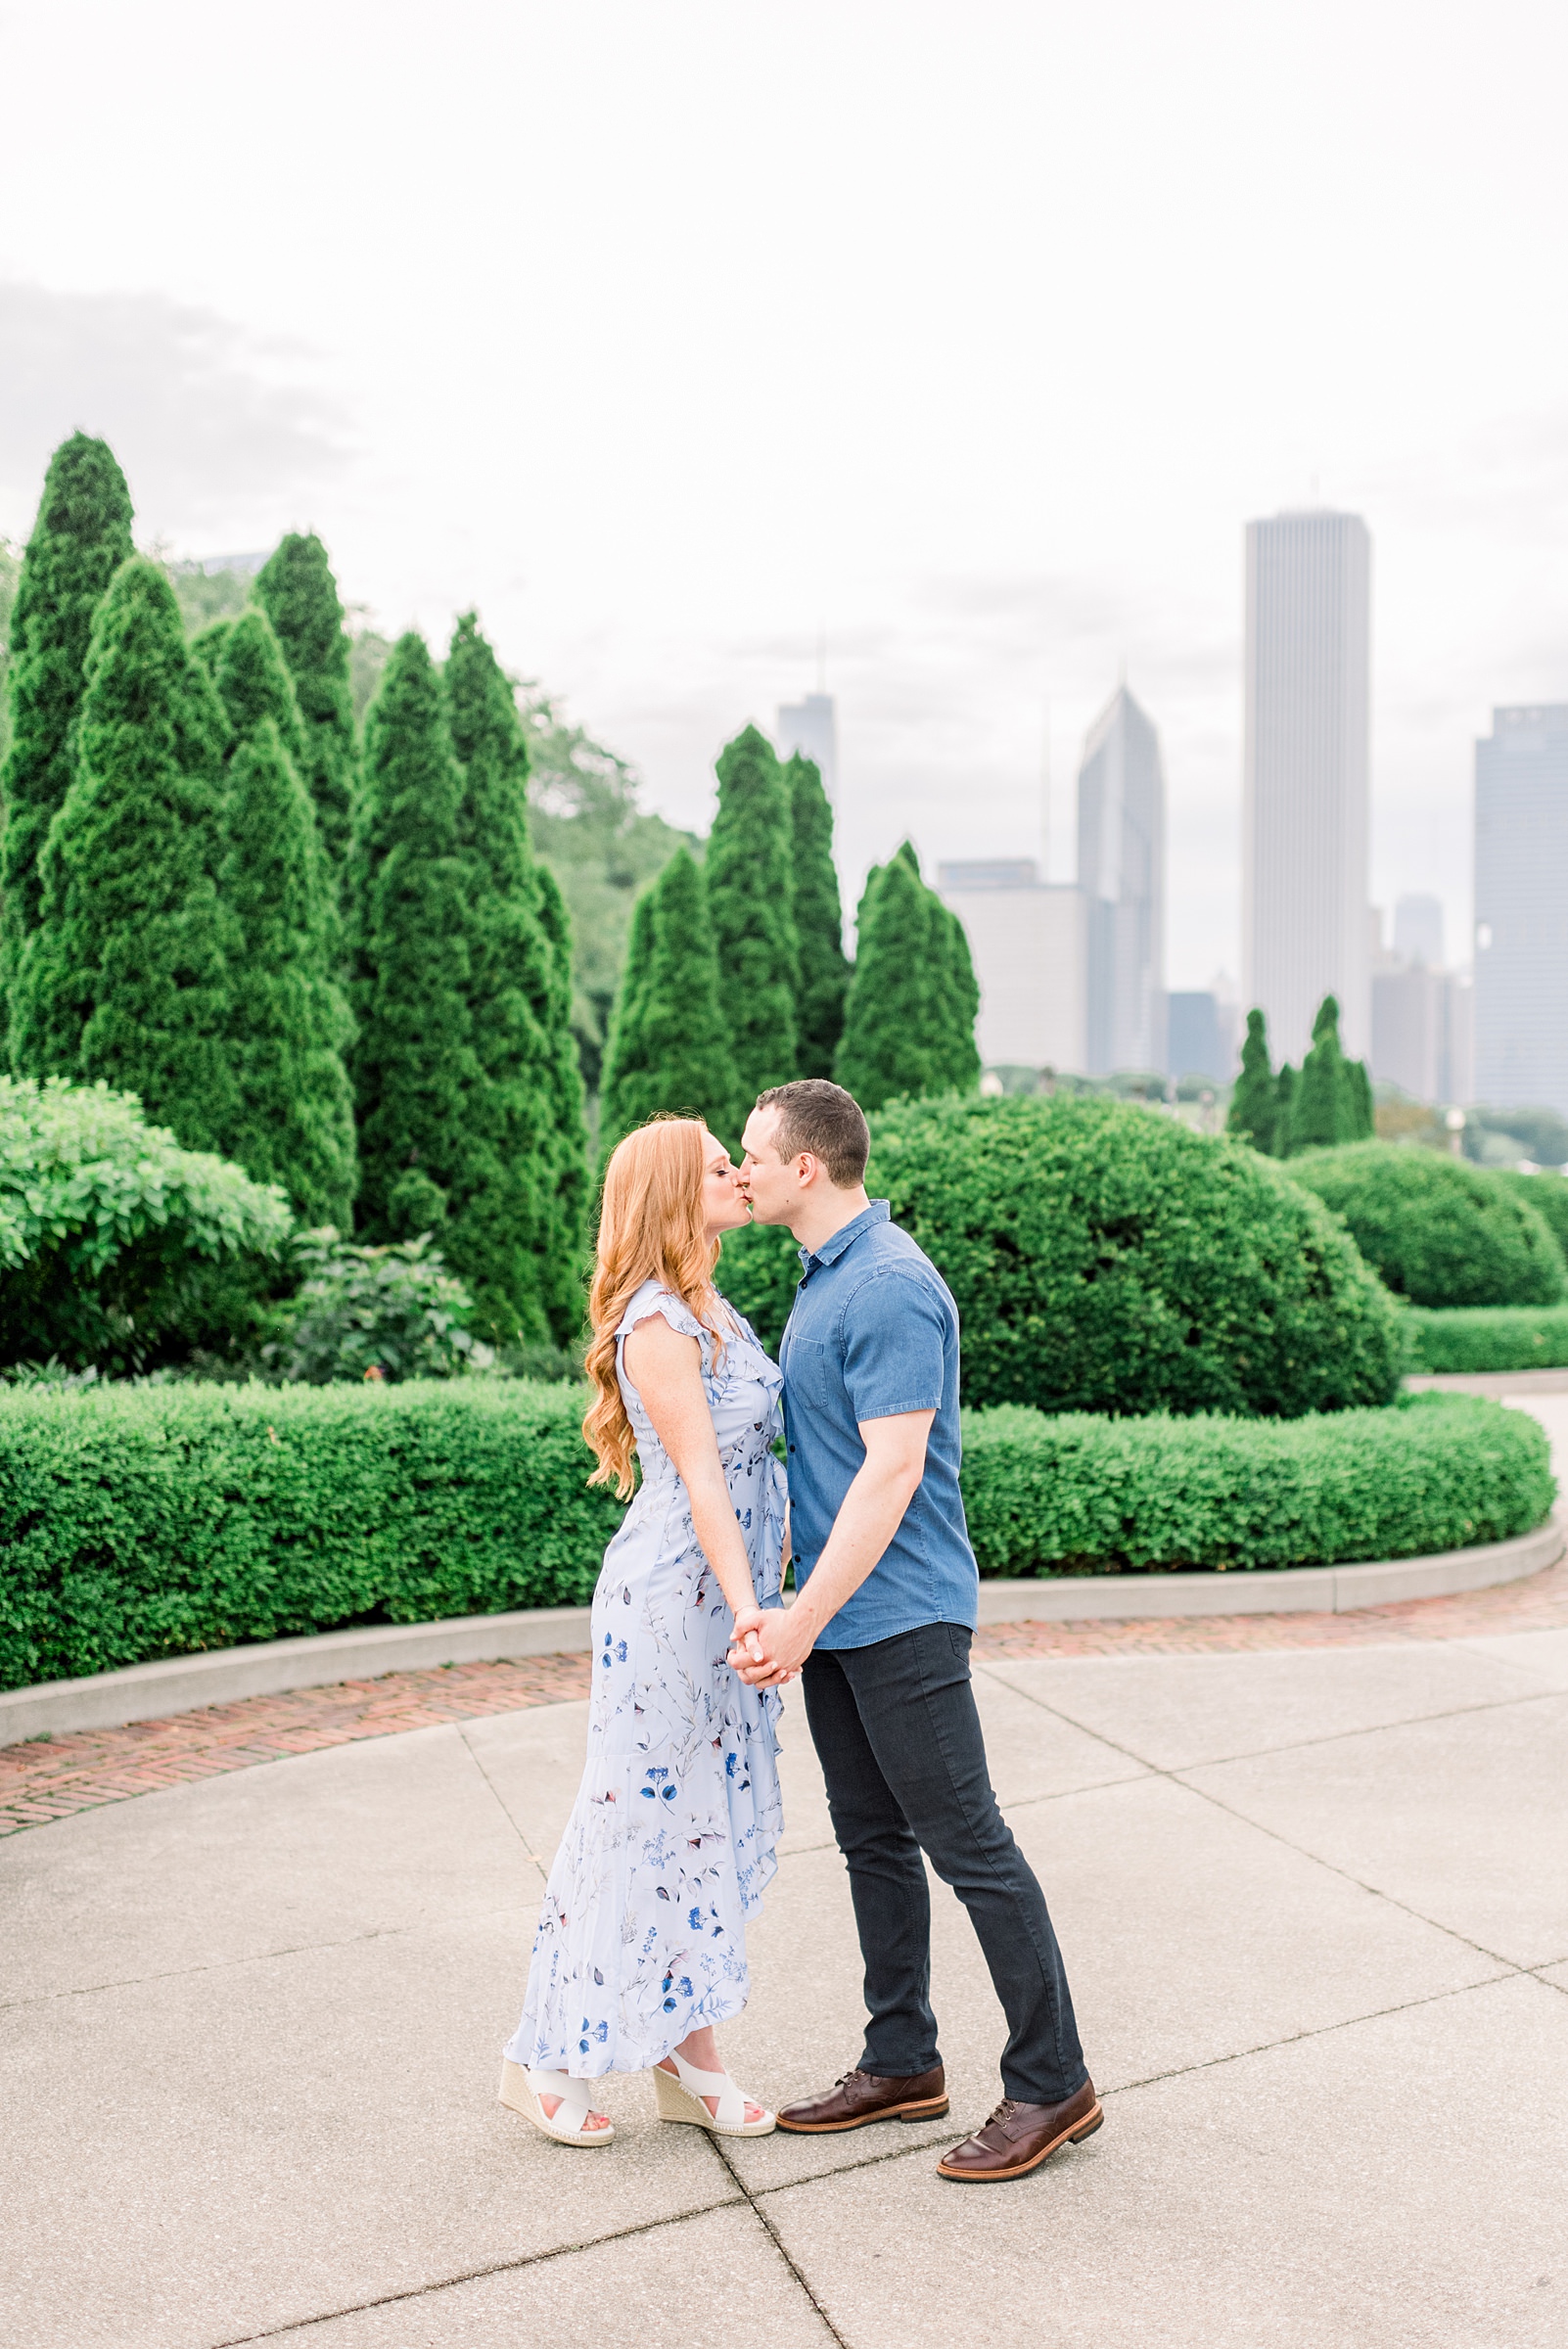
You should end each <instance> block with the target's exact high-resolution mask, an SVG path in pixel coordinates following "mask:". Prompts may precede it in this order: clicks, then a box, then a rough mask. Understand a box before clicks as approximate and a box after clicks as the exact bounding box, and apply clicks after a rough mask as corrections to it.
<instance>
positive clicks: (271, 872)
mask: <svg viewBox="0 0 1568 2349" xmlns="http://www.w3.org/2000/svg"><path fill="white" fill-rule="evenodd" d="M207 633H208V635H211V634H212V633H213V631H211V630H208V631H207ZM200 649H201V648H200V644H199V645H198V646H197V647H193V650H198V651H199V650H200ZM217 651H218V663H217V688H218V695H219V699H220V700H221V701H222V703H223V707H224V711H225V713H226V714H227V716H228V720H229V724H230V726H231V728H232V731H233V746H232V748H231V750H230V754H229V808H228V853H227V856H226V857H225V860H224V865H223V872H222V888H223V895H224V898H225V899H226V901H227V903H228V907H229V910H230V912H231V913H232V914H233V916H234V919H235V922H236V924H237V928H238V939H237V942H236V950H235V955H234V963H233V973H232V978H231V982H230V1024H229V1036H230V1047H231V1052H232V1057H233V1073H234V1080H235V1084H236V1087H237V1090H238V1095H239V1099H238V1104H237V1113H236V1122H235V1125H234V1127H233V1128H232V1129H231V1131H230V1132H229V1134H228V1135H227V1136H226V1139H225V1151H226V1155H227V1156H229V1157H231V1158H234V1159H237V1160H238V1161H239V1163H240V1165H241V1166H243V1167H244V1168H245V1170H246V1172H247V1173H248V1174H253V1175H254V1176H255V1177H256V1179H257V1180H258V1181H261V1182H279V1183H281V1184H282V1185H283V1188H284V1189H285V1191H287V1193H288V1195H289V1198H290V1200H291V1202H292V1203H293V1205H294V1207H295V1208H296V1210H297V1211H298V1213H299V1214H300V1217H301V1218H302V1219H303V1221H305V1222H306V1223H307V1224H320V1223H335V1224H337V1225H338V1226H339V1227H340V1229H346V1226H347V1223H348V1218H349V1211H350V1209H351V1207H352V1204H353V1195H354V1184H355V1179H356V1172H357V1170H356V1157H355V1149H354V1127H353V1105H352V1099H351V1096H350V1093H349V1089H348V1079H347V1075H346V1070H345V1067H344V1060H343V1054H344V1048H345V1046H346V1043H347V1040H348V1033H349V1026H350V1023H349V1019H348V1010H347V1005H346V1002H345V1000H344V997H343V993H342V991H341V990H340V989H339V988H338V986H337V985H336V983H335V982H334V980H333V978H332V975H331V974H332V966H333V962H334V959H335V953H336V946H337V940H338V924H337V917H336V909H335V906H334V903H333V898H334V897H335V894H336V892H335V889H334V887H333V884H332V881H331V876H330V867H329V866H328V865H327V863H326V860H325V858H324V857H323V855H322V852H321V844H320V840H319V837H318V834H317V829H316V812H315V807H314V805H313V803H312V801H311V798H310V795H309V793H308V791H307V790H306V789H305V786H304V782H303V779H302V778H301V776H300V768H299V764H298V754H299V753H300V750H301V749H302V738H301V732H300V714H299V711H298V710H297V708H296V707H295V700H294V688H293V687H292V685H291V684H290V682H289V672H288V670H287V669H286V668H285V667H284V665H283V656H282V654H281V652H280V651H279V649H278V643H277V639H276V637H275V636H274V635H273V633H272V629H271V626H270V624H269V622H268V621H267V618H266V615H265V613H264V612H261V611H259V610H258V609H255V608H254V607H253V608H252V609H251V610H250V611H248V612H245V613H242V614H241V616H240V618H239V619H238V620H235V621H232V622H227V623H223V634H222V636H221V638H220V639H219V642H218V646H217Z"/></svg>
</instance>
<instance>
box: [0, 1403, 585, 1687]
mask: <svg viewBox="0 0 1568 2349" xmlns="http://www.w3.org/2000/svg"><path fill="white" fill-rule="evenodd" d="M583 1402H584V1396H583V1391H582V1389H581V1388H580V1387H564V1386H563V1387H534V1386H527V1385H524V1384H523V1383H522V1382H521V1381H516V1380H494V1379H480V1378H474V1379H469V1378H464V1379H453V1380H450V1381H446V1382H439V1383H434V1384H427V1383H417V1384H416V1383H410V1384H409V1385H407V1386H399V1387H392V1386H364V1385H359V1386H337V1387H307V1386H300V1387H281V1388H280V1387H262V1386H243V1387H212V1386H166V1387H129V1386H119V1387H105V1388H100V1389H89V1390H88V1391H86V1392H85V1393H82V1392H77V1393H61V1392H59V1391H58V1390H56V1391H51V1390H48V1389H42V1390H39V1389H33V1390H30V1391H29V1390H25V1389H16V1388H11V1389H6V1390H3V1391H0V1555H3V1557H4V1560H5V1564H4V1568H3V1571H0V1686H4V1687H18V1686H21V1685H23V1684H25V1683H26V1682H29V1681H40V1680H53V1679H64V1678H69V1677H71V1676H74V1675H76V1674H79V1673H89V1672H104V1671H107V1670H109V1669H111V1668H112V1667H114V1666H116V1665H121V1664H137V1663H141V1662H142V1661H144V1660H145V1659H148V1658H151V1657H155V1656H169V1655H182V1654H185V1653H187V1652H188V1651H190V1650H193V1649H196V1648H207V1647H227V1646H230V1645H233V1644H235V1643H237V1642H239V1641H242V1640H248V1639H281V1638H286V1637H289V1636H291V1635H295V1634H298V1633H304V1632H324V1631H331V1630H333V1629H335V1628H337V1627H339V1626H341V1625H345V1624H354V1623H421V1622H426V1621H429V1620H433V1619H437V1618H439V1617H443V1616H450V1615H470V1614H486V1613H496V1612H500V1611H502V1610H504V1609H506V1608H508V1607H534V1606H565V1605H576V1604H583V1603H586V1601H587V1599H588V1598H589V1597H590V1595H591V1594H592V1590H593V1586H594V1582H595V1579H596V1578H597V1575H598V1572H599V1564H600V1560H601V1557H602V1556H603V1552H604V1546H605V1543H607V1542H608V1541H609V1539H610V1537H611V1535H612V1534H613V1533H614V1532H615V1530H616V1528H617V1526H618V1525H619V1524H620V1522H621V1508H620V1505H619V1503H618V1502H617V1501H615V1500H614V1499H613V1498H612V1497H609V1496H608V1495H606V1494H605V1493H603V1492H602V1491H600V1492H592V1493H590V1492H589V1491H588V1489H587V1484H586V1481H585V1480H586V1477H587V1472H588V1470H589V1468H590V1467H591V1465H592V1461H591V1458H590V1455H589V1453H588V1451H587V1448H586V1446H585V1445H584V1444H583V1441H582V1437H581V1434H580V1432H579V1422H580V1420H581V1416H582V1407H583Z"/></svg>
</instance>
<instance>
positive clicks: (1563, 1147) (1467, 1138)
mask: <svg viewBox="0 0 1568 2349" xmlns="http://www.w3.org/2000/svg"><path fill="white" fill-rule="evenodd" d="M1463 1138H1464V1154H1465V1156H1466V1158H1473V1159H1476V1160H1479V1161H1480V1162H1482V1163H1483V1164H1486V1165H1493V1164H1497V1163H1501V1164H1503V1165H1509V1164H1511V1165H1514V1166H1517V1164H1518V1162H1519V1160H1520V1159H1521V1158H1528V1159H1530V1160H1531V1161H1532V1162H1533V1163H1534V1164H1535V1165H1536V1166H1538V1167H1558V1168H1565V1169H1568V1118H1564V1116H1563V1115H1562V1113H1561V1111H1559V1110H1555V1109H1486V1108H1482V1109H1471V1110H1467V1111H1466V1112H1465V1119H1464V1137H1463ZM1504 1153H1505V1154H1506V1155H1505V1156H1504V1155H1503V1154H1504Z"/></svg>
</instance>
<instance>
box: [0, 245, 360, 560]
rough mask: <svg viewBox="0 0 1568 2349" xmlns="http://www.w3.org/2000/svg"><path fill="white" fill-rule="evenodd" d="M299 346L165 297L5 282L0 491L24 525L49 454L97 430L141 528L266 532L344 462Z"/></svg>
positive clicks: (341, 429)
mask: <svg viewBox="0 0 1568 2349" xmlns="http://www.w3.org/2000/svg"><path fill="white" fill-rule="evenodd" d="M306 358H307V354H306V353H304V352H303V351H302V350H300V348H299V347H298V346H290V345H279V344H276V343H272V344H269V343H264V342H261V341H258V340H257V339H256V338H254V337H252V336H249V335H247V334H246V333H245V331H244V330H243V329H242V328H240V327H238V326H236V325H234V324H233V323H232V322H231V321H229V320H228V319H225V318H222V317H219V316H218V315H217V314H216V313H215V312H214V311H211V310H207V309H198V308H194V307H191V306H189V305H187V304H184V303H180V302H176V301H173V300H171V299H169V298H168V297H167V296H166V295H163V294H156V293H149V294H61V293H55V292H51V291H50V290H49V289H47V288H45V287H43V286H37V285H26V284H19V283H16V282H10V283H4V282H0V376H3V378H4V381H5V387H6V390H5V398H4V401H3V402H0V494H3V495H4V499H5V508H6V512H7V515H8V517H9V519H10V520H11V522H12V524H13V527H15V528H17V529H20V530H25V529H26V528H27V525H28V523H29V522H30V519H31V514H32V510H33V506H34V503H35V501H36V498H37V494H38V487H39V484H40V483H41V481H42V478H43V472H44V468H45V466H46V465H47V463H48V460H49V454H50V451H51V450H52V449H53V448H55V447H56V446H58V444H59V443H60V441H62V440H63V439H65V438H67V436H68V435H69V434H70V433H72V432H75V431H77V430H80V431H83V432H89V433H95V434H98V435H101V436H102V438H104V439H106V440H108V441H109V443H110V445H111V446H112V447H113V449H114V450H115V455H116V456H117V457H118V458H119V461H120V463H121V465H122V466H123V467H124V469H125V475H126V478H127V480H128V481H129V483H130V486H131V495H132V497H133V498H134V499H135V502H136V510H137V533H138V536H141V537H146V536H148V535H150V534H151V533H152V532H155V531H156V532H159V533H162V532H172V533H175V534H177V535H185V534H187V533H189V532H192V531H205V532H211V531H213V530H216V531H217V532H218V533H219V534H220V535H221V534H225V533H228V532H236V531H238V532H243V531H244V530H246V529H255V528H260V527H265V526H269V525H270V524H271V523H272V522H273V521H274V519H275V518H276V517H277V515H278V514H279V513H280V511H281V510H282V509H283V508H286V507H287V506H288V505H289V504H290V503H291V502H292V500H293V499H294V498H296V497H297V496H298V494H299V492H300V490H301V489H304V488H308V487H310V486H311V485H313V484H316V483H319V482H324V481H326V480H328V479H330V478H332V477H334V476H336V475H338V474H339V473H341V472H342V471H343V469H344V468H345V466H346V464H347V462H348V459H349V453H350V452H349V449H348V447H347V445H346V433H345V420H344V418H343V415H342V412H341V411H340V410H339V409H338V408H337V407H336V406H335V405H334V404H333V403H332V402H331V401H330V400H328V399H327V398H325V397H324V396H323V395H322V394H321V393H320V392H318V391H315V390H313V389H312V388H311V387H310V386H309V385H308V384H307V383H305V382H302V381H301V380H300V377H301V375H302V374H303V373H304V371H305V368H304V362H305V361H306Z"/></svg>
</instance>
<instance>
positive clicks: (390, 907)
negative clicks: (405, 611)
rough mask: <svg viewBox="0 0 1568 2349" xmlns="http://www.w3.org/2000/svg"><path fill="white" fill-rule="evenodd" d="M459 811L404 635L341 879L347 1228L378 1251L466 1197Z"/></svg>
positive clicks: (411, 638) (431, 668)
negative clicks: (351, 1190) (344, 895)
mask: <svg viewBox="0 0 1568 2349" xmlns="http://www.w3.org/2000/svg"><path fill="white" fill-rule="evenodd" d="M461 801H462V779H461V776H460V775H459V772H458V766H457V760H455V758H454V757H453V755H452V743H451V735H450V733H449V731H448V728H447V723H446V709H445V701H444V697H443V695H442V692H441V683H440V678H439V676H438V674H437V670H436V666H435V664H434V662H433V661H432V660H431V657H430V653H429V650H428V648H427V646H426V644H425V641H424V639H423V637H421V636H419V635H417V634H415V633H413V632H410V633H409V634H408V635H406V636H403V637H400V638H399V639H398V642H397V643H396V645H395V646H394V647H393V649H392V658H391V659H390V660H389V662H388V664H387V668H386V671H385V673H384V675H383V678H382V684H381V691H380V693H379V694H378V695H377V697H376V700H375V702H374V703H373V704H372V706H371V709H370V712H369V715H368V719H367V722H366V728H365V763H364V780H363V784H362V787H361V789H360V792H359V794H358V797H357V800H356V804H355V808H354V830H353V839H352V842H351V844H350V849H349V858H348V871H347V883H348V925H349V927H348V970H349V1009H350V1010H351V1011H352V1013H353V1015H354V1022H355V1027H356V1031H357V1033H356V1035H355V1038H354V1041H353V1044H352V1046H351V1047H350V1052H349V1075H350V1078H351V1080H352V1082H353V1088H354V1109H355V1116H356V1120H357V1124H358V1130H359V1174H360V1189H359V1222H360V1225H361V1228H362V1229H364V1230H365V1231H366V1233H367V1234H368V1236H369V1237H370V1238H371V1239H372V1240H376V1241H385V1240H400V1239H406V1238H411V1237H412V1236H413V1235H414V1234H415V1233H416V1232H419V1231H428V1230H430V1229H432V1228H434V1227H435V1226H436V1225H437V1224H438V1223H440V1222H442V1221H443V1220H444V1219H445V1217H446V1215H447V1214H448V1212H452V1213H454V1214H455V1213H460V1211H461V1209H462V1207H463V1206H464V1204H466V1202H467V1200H468V1198H469V1197H470V1195H471V1194H472V1191H473V1189H474V1187H475V1184H474V1180H473V1174H474V1164H473V1159H474V1153H473V1141H472V1136H473V1125H474V1095H475V1090H476V1087H477V1086H478V1083H479V1082H480V1073H479V1063H478V1059H477V1057H476V1055H475V1051H474V1038H473V1022H472V1016H471V1011H470V1000H471V987H472V970H471V965H470V958H469V935H468V931H469V925H468V888H469V874H468V868H467V866H466V865H465V863H464V861H463V859H462V857H461V856H460V855H459V853H458V827H459V814H460V807H461ZM442 1245H443V1246H444V1245H445V1236H444V1234H443V1235H442Z"/></svg>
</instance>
